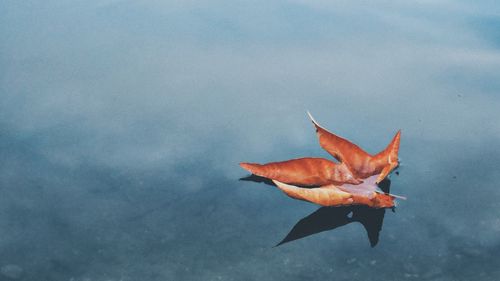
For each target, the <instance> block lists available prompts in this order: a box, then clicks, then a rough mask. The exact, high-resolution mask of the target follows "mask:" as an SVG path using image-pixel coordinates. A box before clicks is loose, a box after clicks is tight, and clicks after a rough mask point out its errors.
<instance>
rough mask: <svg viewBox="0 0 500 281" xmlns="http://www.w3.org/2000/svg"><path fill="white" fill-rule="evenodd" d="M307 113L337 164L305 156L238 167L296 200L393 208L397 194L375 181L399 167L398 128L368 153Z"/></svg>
mask: <svg viewBox="0 0 500 281" xmlns="http://www.w3.org/2000/svg"><path fill="white" fill-rule="evenodd" d="M308 114H309V117H310V118H311V121H312V122H313V124H314V126H315V128H316V132H317V135H318V138H319V142H320V146H321V147H322V148H323V149H325V150H326V151H327V152H328V153H330V154H331V155H332V156H333V157H335V158H336V159H337V160H338V161H340V163H335V162H332V161H329V160H327V159H323V158H311V157H307V158H299V159H292V160H287V161H282V162H272V163H267V164H256V163H240V166H241V167H242V168H244V169H246V170H248V171H249V172H251V173H252V174H254V175H257V176H260V177H264V178H268V179H271V180H272V181H273V182H274V184H275V185H276V186H277V187H278V188H279V189H281V190H282V191H283V192H284V193H285V194H287V195H288V196H290V197H292V198H295V199H300V200H305V201H309V202H312V203H315V204H318V205H322V206H346V205H366V206H369V207H373V208H387V207H393V206H394V198H396V197H398V196H395V195H392V194H386V193H384V192H382V191H381V190H380V189H379V188H378V186H377V184H378V183H380V182H381V181H382V180H383V179H384V178H385V177H386V176H387V175H388V174H389V173H390V172H391V171H392V170H393V169H394V168H396V167H397V166H398V163H399V162H398V150H399V142H400V138H401V131H398V132H397V134H396V136H395V137H394V138H393V140H392V141H391V143H390V144H389V145H388V146H387V148H386V149H384V150H383V151H382V152H380V153H378V154H376V155H370V154H368V153H367V152H365V151H364V150H362V149H361V148H360V147H358V146H357V145H355V144H354V143H352V142H350V141H348V140H346V139H344V138H342V137H339V136H337V135H335V134H333V133H331V132H329V131H327V130H326V129H324V128H323V127H321V126H320V125H319V124H318V123H317V122H316V121H315V120H314V118H313V117H312V116H311V114H310V113H309V112H308ZM296 185H298V186H296ZM302 186H319V187H317V188H304V187H302ZM401 198H404V197H401Z"/></svg>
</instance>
